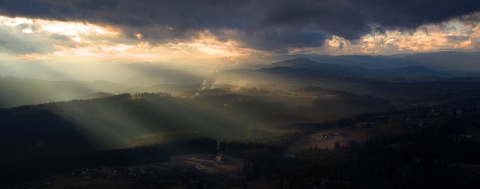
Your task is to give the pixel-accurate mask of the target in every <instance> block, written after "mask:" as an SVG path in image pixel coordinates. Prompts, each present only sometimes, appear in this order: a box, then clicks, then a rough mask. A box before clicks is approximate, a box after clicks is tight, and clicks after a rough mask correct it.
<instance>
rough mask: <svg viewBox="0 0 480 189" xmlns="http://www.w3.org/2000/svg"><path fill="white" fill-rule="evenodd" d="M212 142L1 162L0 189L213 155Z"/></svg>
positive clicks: (183, 142) (181, 142) (43, 155)
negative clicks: (88, 170) (85, 171)
mask: <svg viewBox="0 0 480 189" xmlns="http://www.w3.org/2000/svg"><path fill="white" fill-rule="evenodd" d="M216 152H217V141H216V140H215V139H212V138H198V139H187V140H177V141H173V142H169V143H166V144H159V145H153V146H141V147H133V148H126V149H112V150H85V151H75V152H65V153H55V154H52V153H50V154H49V153H45V152H43V153H41V154H33V155H32V156H30V157H15V158H14V159H3V160H2V161H1V163H0V168H1V170H2V171H1V172H0V183H1V184H0V187H3V186H10V185H14V184H18V183H22V182H27V181H31V180H32V179H39V178H46V177H49V176H51V175H53V174H58V173H61V172H65V171H71V170H75V169H79V168H85V167H100V166H128V165H138V164H146V163H155V162H163V161H168V160H170V157H171V155H178V154H191V153H205V154H216Z"/></svg>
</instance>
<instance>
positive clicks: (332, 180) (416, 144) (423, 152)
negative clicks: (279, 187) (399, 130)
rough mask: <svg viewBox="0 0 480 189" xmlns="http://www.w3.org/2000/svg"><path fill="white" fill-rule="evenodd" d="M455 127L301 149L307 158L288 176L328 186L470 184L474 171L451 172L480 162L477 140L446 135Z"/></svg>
mask: <svg viewBox="0 0 480 189" xmlns="http://www.w3.org/2000/svg"><path fill="white" fill-rule="evenodd" d="M461 131H462V130H461V128H459V127H457V126H453V125H442V126H432V127H427V128H424V129H422V130H418V131H413V132H410V133H407V134H404V135H400V136H396V137H383V138H375V139H370V140H368V141H366V142H365V143H356V142H354V141H351V142H350V143H349V146H340V145H339V144H337V145H335V149H334V150H331V149H330V150H327V149H319V148H315V147H314V148H311V149H307V150H302V151H299V152H298V154H297V155H298V157H300V158H302V159H304V160H308V161H306V163H304V164H303V165H304V166H305V167H304V168H303V169H299V170H296V171H298V172H300V173H301V174H298V175H295V176H291V177H289V178H288V179H290V180H296V179H301V178H302V179H303V178H305V177H307V178H309V179H311V180H323V181H324V182H323V184H324V185H325V184H326V185H328V184H330V186H327V187H328V188H475V187H476V186H478V185H479V184H480V178H479V177H478V175H475V173H473V172H469V171H468V170H467V171H465V170H464V171H459V172H456V168H455V167H456V166H458V164H477V165H478V164H480V145H479V144H477V143H474V142H469V141H456V140H454V139H453V138H452V137H451V136H452V135H454V134H457V133H460V132H461ZM472 174H473V175H472ZM318 187H320V185H319V186H318Z"/></svg>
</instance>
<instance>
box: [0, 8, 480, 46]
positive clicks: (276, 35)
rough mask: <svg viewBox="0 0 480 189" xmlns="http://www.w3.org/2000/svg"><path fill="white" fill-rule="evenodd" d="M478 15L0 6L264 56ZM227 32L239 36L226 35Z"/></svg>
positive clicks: (7, 11)
mask: <svg viewBox="0 0 480 189" xmlns="http://www.w3.org/2000/svg"><path fill="white" fill-rule="evenodd" d="M479 10H480V1H479V0H244V1H239V0H203V1H200V0H177V1H161V0H158V1H157V0H135V1H130V0H71V1H63V0H12V1H0V14H3V15H8V16H26V17H37V18H47V19H56V20H72V21H86V22H92V23H97V24H105V25H114V26H117V27H120V28H122V30H123V32H124V34H125V35H126V36H129V37H131V38H132V39H134V38H135V34H136V33H141V34H143V36H144V38H145V39H148V40H149V41H150V42H152V43H165V42H172V41H183V40H188V39H190V38H192V37H195V36H196V35H198V32H199V31H207V30H208V31H209V32H211V33H214V34H217V35H218V37H219V39H228V38H235V39H237V40H242V41H243V42H244V43H245V46H248V47H253V48H257V49H263V50H284V49H286V48H290V47H302V46H305V47H310V46H320V45H322V44H323V41H324V40H325V39H326V38H328V37H329V36H331V35H337V36H341V37H344V38H346V39H348V40H356V39H359V38H360V37H361V36H363V35H365V34H367V33H370V32H371V31H372V30H376V31H380V32H382V31H385V30H388V29H400V30H412V29H416V28H418V27H419V26H421V25H423V24H430V23H441V22H444V21H447V20H448V19H451V18H455V17H462V16H463V17H464V16H466V15H470V14H472V13H475V12H477V11H479ZM224 29H236V30H239V31H241V32H242V33H243V35H236V36H233V37H232V36H228V34H227V33H226V32H222V31H223V30H224Z"/></svg>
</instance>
